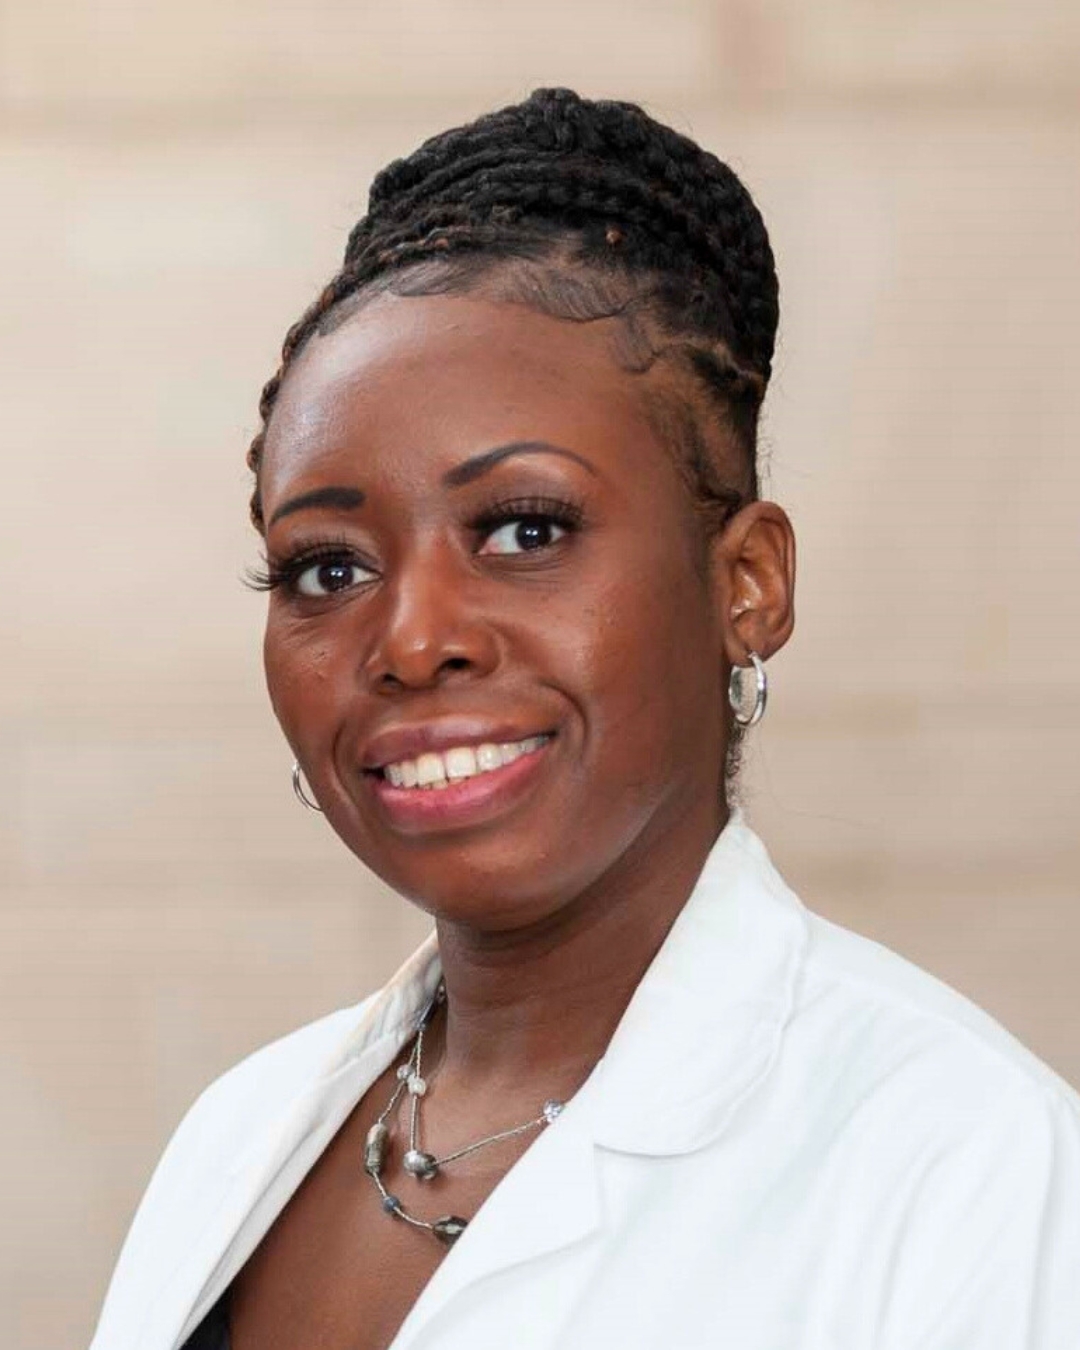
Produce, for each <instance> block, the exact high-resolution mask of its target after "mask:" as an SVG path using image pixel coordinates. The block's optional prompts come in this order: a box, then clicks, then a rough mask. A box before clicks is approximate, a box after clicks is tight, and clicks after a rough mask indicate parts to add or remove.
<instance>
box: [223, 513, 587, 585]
mask: <svg viewBox="0 0 1080 1350" xmlns="http://www.w3.org/2000/svg"><path fill="white" fill-rule="evenodd" d="M537 518H539V519H543V520H548V521H551V522H552V523H554V524H555V525H558V526H559V527H560V528H561V529H563V530H565V531H566V532H567V533H568V534H569V533H573V532H574V531H576V530H579V529H580V528H581V526H582V522H583V519H584V512H583V511H582V509H581V507H580V506H578V505H577V503H575V502H571V501H567V500H565V499H563V498H558V497H517V498H514V499H513V500H509V501H498V502H493V503H492V504H491V505H490V506H487V507H484V508H483V509H482V510H481V511H479V512H478V513H477V514H476V515H475V516H473V517H472V519H471V520H470V521H468V528H469V529H470V530H472V531H473V532H474V533H475V534H477V535H479V536H481V537H482V538H486V537H487V536H488V535H491V534H493V533H494V532H495V531H496V530H497V529H499V528H500V527H501V526H503V525H509V524H511V523H512V522H513V521H516V520H529V519H537ZM534 551H535V552H541V551H542V550H540V549H537V550H534ZM323 563H331V564H332V563H347V564H350V565H353V566H360V567H367V563H366V562H364V561H363V560H362V559H360V558H358V556H357V553H356V549H355V547H354V546H353V545H352V544H351V543H350V542H349V541H348V540H347V539H342V538H337V539H326V540H323V541H321V542H319V543H315V544H311V545H309V546H308V547H306V548H303V549H301V550H300V552H298V553H295V554H293V556H292V557H290V558H284V559H282V560H281V561H280V562H279V561H278V560H276V559H274V558H271V557H269V556H268V555H267V556H264V557H263V566H262V567H261V568H251V569H250V570H249V571H248V572H247V574H246V576H245V578H244V581H245V584H246V585H247V586H249V587H250V588H251V589H252V590H254V591H276V590H281V589H284V590H287V591H290V592H292V593H293V594H295V593H296V583H297V581H298V580H299V578H300V577H301V576H302V575H303V574H304V573H305V572H306V571H307V570H308V568H309V567H318V566H319V565H320V564H323Z"/></svg>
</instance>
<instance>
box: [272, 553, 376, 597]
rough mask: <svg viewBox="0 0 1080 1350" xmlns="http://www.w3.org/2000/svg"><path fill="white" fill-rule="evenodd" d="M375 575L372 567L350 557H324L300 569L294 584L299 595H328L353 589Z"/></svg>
mask: <svg viewBox="0 0 1080 1350" xmlns="http://www.w3.org/2000/svg"><path fill="white" fill-rule="evenodd" d="M373 576H374V573H373V572H372V571H371V569H370V568H368V567H361V566H360V564H359V563H355V562H350V560H349V559H348V558H324V559H323V560H322V561H321V562H313V563H309V564H308V565H307V566H306V567H303V568H301V569H299V570H298V571H297V573H296V576H295V579H294V580H293V583H292V584H293V586H294V588H295V590H296V592H297V594H298V595H308V596H326V595H336V594H337V593H338V592H339V591H348V590H351V589H352V587H353V586H359V585H360V584H361V583H362V582H365V581H369V580H370V579H371V578H372V577H373Z"/></svg>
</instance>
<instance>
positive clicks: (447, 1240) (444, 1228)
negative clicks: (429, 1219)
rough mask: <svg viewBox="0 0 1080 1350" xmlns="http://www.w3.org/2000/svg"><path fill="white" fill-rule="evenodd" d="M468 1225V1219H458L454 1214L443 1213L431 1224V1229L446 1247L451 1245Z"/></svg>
mask: <svg viewBox="0 0 1080 1350" xmlns="http://www.w3.org/2000/svg"><path fill="white" fill-rule="evenodd" d="M468 1226H469V1221H468V1219H459V1218H458V1216H457V1215H456V1214H444V1215H443V1217H442V1218H441V1219H436V1220H435V1222H434V1223H433V1224H432V1225H431V1231H432V1232H433V1233H434V1234H435V1236H436V1237H437V1238H438V1239H439V1241H440V1242H441V1243H442V1244H443V1245H444V1246H446V1247H452V1246H453V1245H454V1243H455V1242H456V1241H457V1240H458V1238H459V1237H460V1236H461V1235H462V1233H464V1231H465V1229H466V1228H467V1227H468Z"/></svg>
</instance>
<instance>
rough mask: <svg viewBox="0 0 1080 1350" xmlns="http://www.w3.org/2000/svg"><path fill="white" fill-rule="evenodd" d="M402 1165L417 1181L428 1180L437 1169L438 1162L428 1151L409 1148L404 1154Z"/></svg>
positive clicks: (435, 1173)
mask: <svg viewBox="0 0 1080 1350" xmlns="http://www.w3.org/2000/svg"><path fill="white" fill-rule="evenodd" d="M402 1166H403V1167H404V1168H405V1171H406V1172H408V1173H409V1175H410V1176H413V1177H416V1179H417V1180H418V1181H430V1180H431V1178H432V1177H433V1176H436V1175H437V1173H438V1171H439V1164H438V1163H437V1162H436V1161H435V1159H434V1158H433V1157H432V1155H431V1154H430V1153H424V1152H422V1151H421V1150H420V1149H418V1148H411V1149H409V1151H408V1152H407V1153H406V1154H405V1157H404V1159H403V1160H402Z"/></svg>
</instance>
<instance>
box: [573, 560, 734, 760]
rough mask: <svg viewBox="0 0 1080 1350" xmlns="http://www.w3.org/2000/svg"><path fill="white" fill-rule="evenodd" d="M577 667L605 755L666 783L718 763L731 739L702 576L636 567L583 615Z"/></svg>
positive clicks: (670, 564)
mask: <svg viewBox="0 0 1080 1350" xmlns="http://www.w3.org/2000/svg"><path fill="white" fill-rule="evenodd" d="M584 618H585V623H584V624H581V621H580V617H579V621H578V627H577V628H576V629H575V630H574V631H575V632H576V633H577V636H578V642H577V646H576V649H575V650H574V660H575V666H576V671H577V681H578V686H579V688H581V690H582V691H583V695H584V697H586V698H587V699H588V701H589V702H590V703H591V707H590V709H589V714H590V716H589V722H590V724H591V730H592V732H593V733H594V734H596V735H597V736H598V737H599V738H600V742H601V744H600V753H601V754H602V755H603V757H604V758H605V760H606V759H609V758H613V759H616V760H618V762H619V771H620V772H623V773H627V774H632V775H633V777H634V778H635V779H640V778H641V777H642V776H644V777H647V778H651V779H663V778H665V777H668V776H670V775H671V774H672V773H673V772H677V771H678V768H679V766H683V767H685V765H686V764H687V762H688V760H690V759H695V758H698V757H701V756H708V757H710V758H714V757H715V755H716V753H717V751H716V747H715V745H714V744H713V742H714V741H716V740H717V738H718V737H720V736H721V735H722V712H721V704H720V698H719V693H718V690H719V674H718V671H719V666H720V648H719V644H718V640H717V635H716V633H715V631H714V629H715V621H714V617H713V612H712V606H711V601H710V597H709V595H708V592H707V590H706V587H705V586H704V585H703V582H702V579H701V576H700V574H699V573H698V572H697V571H696V570H695V569H694V568H693V567H692V565H690V563H689V561H686V562H684V561H683V560H682V559H681V558H678V557H675V558H673V557H672V555H671V553H670V552H669V553H668V554H667V555H659V556H654V557H652V558H649V557H641V558H639V559H637V560H634V561H632V562H631V563H630V564H629V565H628V566H625V567H624V568H623V570H622V571H621V572H620V573H619V574H618V576H617V579H616V580H614V581H613V582H611V583H609V584H608V585H606V586H605V587H604V590H603V591H602V593H600V594H599V595H597V596H596V597H595V600H594V601H593V602H591V603H589V604H588V605H587V607H586V608H585V610H584Z"/></svg>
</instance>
